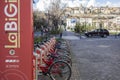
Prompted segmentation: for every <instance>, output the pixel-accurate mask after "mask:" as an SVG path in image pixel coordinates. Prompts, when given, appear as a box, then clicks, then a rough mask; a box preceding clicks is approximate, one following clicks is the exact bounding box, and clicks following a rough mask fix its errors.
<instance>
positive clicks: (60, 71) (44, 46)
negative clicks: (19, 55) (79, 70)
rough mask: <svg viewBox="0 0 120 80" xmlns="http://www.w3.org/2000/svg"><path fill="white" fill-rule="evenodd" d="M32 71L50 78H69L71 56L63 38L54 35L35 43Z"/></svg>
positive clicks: (63, 79)
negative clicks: (58, 38) (59, 38)
mask: <svg viewBox="0 0 120 80" xmlns="http://www.w3.org/2000/svg"><path fill="white" fill-rule="evenodd" d="M33 54H34V56H35V58H34V71H35V72H36V76H35V77H36V78H37V80H38V75H37V74H38V73H42V74H43V75H45V76H49V77H50V79H52V80H70V77H71V73H72V70H71V66H72V61H71V56H70V51H69V49H68V46H67V42H66V41H65V40H56V38H55V37H53V38H50V40H48V41H46V42H42V43H37V44H36V45H35V50H34V53H33Z"/></svg>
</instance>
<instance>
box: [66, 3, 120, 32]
mask: <svg viewBox="0 0 120 80" xmlns="http://www.w3.org/2000/svg"><path fill="white" fill-rule="evenodd" d="M64 15H65V17H66V29H67V30H73V29H74V27H75V25H76V23H80V24H81V25H87V27H89V26H94V27H95V28H106V29H108V30H116V27H118V28H119V26H120V7H108V6H105V7H92V6H91V7H89V8H87V7H83V6H82V5H81V6H80V7H73V8H71V7H67V8H66V10H65V14H64Z"/></svg>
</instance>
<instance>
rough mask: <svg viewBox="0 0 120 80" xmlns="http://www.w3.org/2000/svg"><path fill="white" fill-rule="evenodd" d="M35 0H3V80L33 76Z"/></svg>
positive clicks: (0, 13) (0, 21) (0, 25)
mask: <svg viewBox="0 0 120 80" xmlns="http://www.w3.org/2000/svg"><path fill="white" fill-rule="evenodd" d="M32 32H33V29H32V0H0V80H33V72H32V70H33V65H32V58H33V54H32V52H33V50H32V49H33V47H32V46H33V43H32V42H33V37H32Z"/></svg>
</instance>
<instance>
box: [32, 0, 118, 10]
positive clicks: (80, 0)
mask: <svg viewBox="0 0 120 80" xmlns="http://www.w3.org/2000/svg"><path fill="white" fill-rule="evenodd" d="M36 1H38V2H36V4H34V6H33V8H34V9H38V10H40V11H45V9H46V8H47V7H48V6H49V4H50V1H51V0H36ZM62 3H66V4H67V6H68V7H79V6H80V5H81V4H82V5H83V6H86V7H90V6H94V7H100V6H109V7H120V0H62Z"/></svg>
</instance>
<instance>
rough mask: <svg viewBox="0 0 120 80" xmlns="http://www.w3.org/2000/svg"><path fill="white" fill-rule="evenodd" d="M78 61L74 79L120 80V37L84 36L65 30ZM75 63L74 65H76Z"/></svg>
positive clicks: (75, 59) (65, 37) (66, 37)
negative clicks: (81, 37) (80, 36)
mask: <svg viewBox="0 0 120 80" xmlns="http://www.w3.org/2000/svg"><path fill="white" fill-rule="evenodd" d="M63 38H64V39H67V40H69V42H70V47H71V50H72V53H73V56H74V57H73V58H74V61H76V64H75V65H76V66H77V67H76V69H77V70H76V71H75V72H77V74H76V76H75V75H74V78H75V77H77V78H75V79H72V80H120V39H118V38H83V39H79V37H76V36H74V33H72V32H64V35H63ZM75 65H73V66H75Z"/></svg>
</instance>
